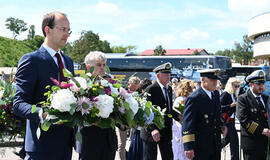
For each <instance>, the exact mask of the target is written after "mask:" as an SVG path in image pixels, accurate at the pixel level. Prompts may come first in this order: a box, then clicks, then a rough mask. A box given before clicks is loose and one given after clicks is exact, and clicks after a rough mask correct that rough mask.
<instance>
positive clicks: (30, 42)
mask: <svg viewBox="0 0 270 160" xmlns="http://www.w3.org/2000/svg"><path fill="white" fill-rule="evenodd" d="M44 39H45V38H44V37H42V36H39V35H36V36H34V38H32V39H26V40H24V42H25V44H26V45H27V46H28V47H29V48H31V49H32V50H37V49H39V48H40V46H41V45H42V43H43V42H44Z"/></svg>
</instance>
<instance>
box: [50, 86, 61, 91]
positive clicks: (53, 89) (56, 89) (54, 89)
mask: <svg viewBox="0 0 270 160" xmlns="http://www.w3.org/2000/svg"><path fill="white" fill-rule="evenodd" d="M59 89H60V87H59V86H52V88H51V90H52V91H53V92H57V91H58V90H59ZM49 92H50V91H49Z"/></svg>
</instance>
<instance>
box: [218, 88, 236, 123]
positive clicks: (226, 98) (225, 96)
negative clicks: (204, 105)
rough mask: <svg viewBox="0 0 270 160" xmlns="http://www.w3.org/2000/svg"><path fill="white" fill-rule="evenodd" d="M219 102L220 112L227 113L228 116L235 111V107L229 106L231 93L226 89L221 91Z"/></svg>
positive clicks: (231, 101)
mask: <svg viewBox="0 0 270 160" xmlns="http://www.w3.org/2000/svg"><path fill="white" fill-rule="evenodd" d="M220 103H221V110H222V113H227V114H228V115H229V116H231V115H232V114H233V113H235V110H236V107H231V104H232V103H233V100H232V97H231V94H229V93H228V92H226V91H225V92H223V93H222V94H221V96H220ZM233 122H234V120H233Z"/></svg>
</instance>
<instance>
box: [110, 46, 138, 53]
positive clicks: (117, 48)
mask: <svg viewBox="0 0 270 160" xmlns="http://www.w3.org/2000/svg"><path fill="white" fill-rule="evenodd" d="M111 49H112V52H113V53H135V52H136V49H137V48H136V46H132V45H129V46H126V47H124V46H122V45H120V46H112V47H111Z"/></svg>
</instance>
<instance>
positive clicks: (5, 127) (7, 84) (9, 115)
mask: <svg viewBox="0 0 270 160" xmlns="http://www.w3.org/2000/svg"><path fill="white" fill-rule="evenodd" d="M14 93H15V86H12V75H11V76H10V80H9V81H4V80H0V139H1V140H2V141H3V140H4V138H8V139H9V140H11V139H12V138H15V137H16V136H24V134H25V120H22V119H20V118H19V117H16V116H15V115H14V113H13V99H14Z"/></svg>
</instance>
